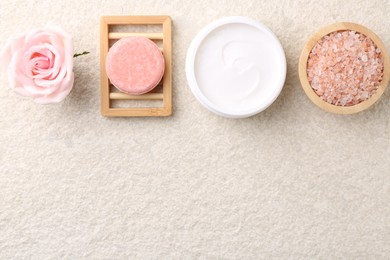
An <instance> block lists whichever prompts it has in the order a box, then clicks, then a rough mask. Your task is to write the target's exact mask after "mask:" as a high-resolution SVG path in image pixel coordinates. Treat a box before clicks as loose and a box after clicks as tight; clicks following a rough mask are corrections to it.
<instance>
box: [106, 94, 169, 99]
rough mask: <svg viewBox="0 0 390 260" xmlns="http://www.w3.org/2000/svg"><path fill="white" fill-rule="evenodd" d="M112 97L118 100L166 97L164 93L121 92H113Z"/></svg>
mask: <svg viewBox="0 0 390 260" xmlns="http://www.w3.org/2000/svg"><path fill="white" fill-rule="evenodd" d="M110 99H117V100H160V99H164V95H163V93H146V94H143V95H130V94H125V93H120V92H111V93H110Z"/></svg>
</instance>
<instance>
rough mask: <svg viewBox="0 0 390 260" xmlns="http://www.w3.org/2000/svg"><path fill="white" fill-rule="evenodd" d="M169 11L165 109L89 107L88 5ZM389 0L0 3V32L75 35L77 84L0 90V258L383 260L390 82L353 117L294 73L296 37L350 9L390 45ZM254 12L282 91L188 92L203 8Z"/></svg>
mask: <svg viewBox="0 0 390 260" xmlns="http://www.w3.org/2000/svg"><path fill="white" fill-rule="evenodd" d="M121 14H126V15H139V14H168V15H171V16H172V18H173V24H174V31H173V43H174V47H173V50H174V52H173V58H174V59H173V61H174V68H173V75H174V76H173V79H174V82H173V83H174V96H173V98H174V99H173V101H174V114H173V116H172V117H169V118H122V119H109V118H103V117H101V116H100V114H99V84H100V82H99V73H100V72H99V27H98V24H99V16H100V15H121ZM389 14H390V2H388V1H385V0H383V1H374V0H370V1H369V0H360V1H344V0H340V1H334V0H333V1H331V0H322V1H289V0H285V1H278V2H277V3H276V1H254V0H252V1H249V0H247V1H245V0H242V1H216V0H215V1H214V0H202V1H174V0H172V1H151V0H144V1H125V0H121V1H108V0H102V1H77V0H69V1H48V0H42V1H21V0H15V1H11V0H2V1H1V2H0V17H1V23H0V31H1V38H0V46H3V45H4V43H5V41H6V39H7V37H8V36H9V35H11V33H12V32H18V31H24V30H27V29H30V28H34V27H40V26H44V25H46V24H55V25H60V26H62V27H63V28H64V29H65V30H67V31H69V32H71V33H72V34H73V36H74V43H75V46H76V50H78V51H83V50H88V51H91V54H89V55H88V56H84V57H79V58H77V59H76V60H75V66H74V69H75V75H76V80H75V82H76V83H75V87H74V90H73V91H72V93H71V94H70V96H69V97H68V98H67V99H66V100H65V101H64V102H63V103H61V104H58V105H49V106H41V105H37V104H35V103H33V102H32V101H31V100H30V99H24V98H21V97H19V96H17V95H15V94H14V93H12V92H11V91H10V90H9V89H8V87H7V84H6V80H5V78H4V77H3V78H2V81H1V88H0V98H1V102H0V144H1V146H0V258H1V259H12V258H13V259H59V258H65V259H272V258H274V259H286V258H291V259H313V258H314V259H388V258H389V257H390V160H389V158H388V157H389V155H390V140H389V139H390V103H389V100H390V92H389V90H388V91H386V92H385V94H384V95H383V97H382V99H381V100H380V101H379V102H378V103H377V104H376V105H375V106H374V107H372V108H371V109H370V110H368V111H366V112H363V113H360V114H356V115H351V116H340V115H333V114H328V113H326V112H323V111H322V110H320V109H319V108H317V107H315V106H314V105H313V104H312V103H311V102H310V101H309V99H308V98H307V97H306V96H305V94H304V92H303V90H302V89H301V87H300V84H299V80H298V76H297V62H298V57H299V53H300V51H301V49H302V48H303V46H304V44H305V41H306V39H308V38H309V36H310V35H311V34H312V33H314V32H315V31H316V30H317V29H318V28H319V27H321V26H324V25H327V24H330V23H333V22H336V21H351V22H356V23H361V24H363V25H365V26H367V27H368V28H370V29H372V30H373V31H375V32H376V33H377V34H378V35H379V37H380V38H381V39H382V40H383V42H384V43H385V45H386V46H387V47H389V46H390V30H389V28H390V19H389ZM228 15H245V16H249V17H251V18H254V19H257V20H259V21H261V22H263V23H264V24H266V25H268V26H269V27H270V28H271V29H272V30H273V31H274V32H275V34H276V35H277V36H278V37H279V38H280V40H281V43H282V45H283V46H284V48H285V51H286V55H287V60H288V76H287V81H286V84H285V87H284V89H283V91H282V94H281V96H280V97H279V98H278V99H277V100H276V102H275V103H274V104H273V105H272V106H271V107H270V108H268V109H267V110H266V111H264V112H263V113H261V114H259V115H257V116H254V117H251V118H248V119H240V120H232V119H225V118H222V117H218V116H216V115H213V114H211V113H210V112H208V111H207V110H206V109H204V108H203V107H202V106H201V105H200V104H199V103H198V102H197V101H196V100H195V98H194V97H193V96H192V94H191V92H190V90H189V88H188V86H187V83H186V79H185V73H184V62H185V54H186V50H187V47H188V45H189V43H190V41H191V39H192V38H193V37H194V36H195V34H196V32H197V31H199V30H200V29H201V28H202V27H203V26H205V25H206V24H208V23H209V22H211V21H213V20H215V19H217V18H220V17H223V16H228Z"/></svg>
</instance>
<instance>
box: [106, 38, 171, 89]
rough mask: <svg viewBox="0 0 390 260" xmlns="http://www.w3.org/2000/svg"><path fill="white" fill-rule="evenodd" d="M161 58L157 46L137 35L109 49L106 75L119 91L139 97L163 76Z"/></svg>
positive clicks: (155, 84)
mask: <svg viewBox="0 0 390 260" xmlns="http://www.w3.org/2000/svg"><path fill="white" fill-rule="evenodd" d="M164 64H165V63H164V56H163V55H162V53H161V51H160V49H159V48H158V46H157V45H156V44H155V43H154V42H153V41H151V40H149V39H148V38H145V37H141V36H132V37H127V38H122V39H120V40H119V41H117V42H116V43H115V44H114V45H113V46H112V47H111V48H110V50H109V52H108V54H107V60H106V72H107V76H108V78H109V79H110V81H111V83H112V84H113V85H114V86H115V87H116V88H117V89H119V90H120V91H122V92H125V93H128V94H134V95H140V94H144V93H146V92H148V91H150V90H152V89H153V88H154V87H156V86H157V85H158V83H159V82H160V81H161V78H162V77H163V75H164V67H165V65H164Z"/></svg>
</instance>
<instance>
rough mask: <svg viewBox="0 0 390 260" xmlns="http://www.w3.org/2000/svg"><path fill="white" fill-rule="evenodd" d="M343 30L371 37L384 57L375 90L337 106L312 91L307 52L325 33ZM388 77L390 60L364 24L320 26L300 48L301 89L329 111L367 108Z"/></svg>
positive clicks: (384, 87)
mask: <svg viewBox="0 0 390 260" xmlns="http://www.w3.org/2000/svg"><path fill="white" fill-rule="evenodd" d="M345 30H352V31H356V32H359V33H361V34H364V35H365V36H367V37H369V38H371V40H372V41H373V42H374V43H375V44H376V46H378V48H380V49H381V52H382V55H383V58H384V69H383V78H382V81H381V82H380V85H379V87H378V89H377V91H376V92H375V93H374V94H373V95H372V96H371V97H370V98H369V99H367V100H365V101H362V102H360V103H359V104H356V105H353V106H337V105H333V104H330V103H328V102H326V101H324V100H322V99H321V98H320V97H319V96H318V95H317V94H316V93H315V92H314V90H313V89H312V87H311V86H310V83H309V80H308V78H307V61H308V59H309V54H310V52H311V50H312V49H313V47H314V45H315V44H316V43H317V42H318V41H319V40H320V39H321V38H322V37H324V36H325V35H328V34H330V33H332V32H336V31H345ZM389 78H390V62H389V56H388V53H387V50H386V48H385V46H384V44H383V43H382V41H381V40H380V39H379V37H378V36H377V35H376V34H375V33H374V32H372V31H371V30H369V29H367V28H366V27H364V26H361V25H359V24H355V23H347V22H342V23H335V24H332V25H329V26H327V27H324V28H322V29H321V30H319V31H318V32H317V33H315V34H314V35H313V36H312V37H311V38H310V39H309V41H308V42H307V43H306V45H305V47H304V48H303V50H302V53H301V57H300V59H299V79H300V81H301V85H302V88H303V90H304V91H305V93H306V95H307V96H308V97H309V99H310V100H311V101H312V102H313V103H314V104H316V105H317V106H319V107H320V108H322V109H323V110H325V111H328V112H331V113H336V114H353V113H357V112H360V111H363V110H365V109H367V108H369V107H370V106H371V105H373V104H374V103H375V102H376V101H377V100H378V99H379V98H380V97H381V96H382V94H383V92H384V91H385V89H386V88H387V84H388V83H389Z"/></svg>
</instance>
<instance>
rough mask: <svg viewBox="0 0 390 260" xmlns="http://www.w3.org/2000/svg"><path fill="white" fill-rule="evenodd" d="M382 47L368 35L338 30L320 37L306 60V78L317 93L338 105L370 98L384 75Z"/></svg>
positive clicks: (352, 103) (349, 104)
mask: <svg viewBox="0 0 390 260" xmlns="http://www.w3.org/2000/svg"><path fill="white" fill-rule="evenodd" d="M383 66H384V59H383V56H382V53H381V50H380V49H379V48H378V47H377V46H376V45H375V43H374V42H373V41H372V40H371V39H370V38H368V37H367V36H365V35H363V34H361V33H358V32H355V31H351V30H345V31H337V32H333V33H330V34H328V35H326V36H324V37H323V38H321V39H320V40H319V41H318V42H317V43H316V45H315V46H314V47H313V49H312V50H311V52H310V54H309V59H308V62H307V77H308V80H309V83H310V85H311V87H312V88H313V90H314V91H315V92H316V93H317V95H318V96H319V97H320V98H321V99H323V100H324V101H326V102H328V103H330V104H333V105H337V106H352V105H356V104H358V103H360V102H362V101H364V100H367V99H368V98H370V97H371V96H372V95H373V94H374V93H375V91H376V90H377V89H378V86H379V84H380V82H381V80H382V78H383Z"/></svg>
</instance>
